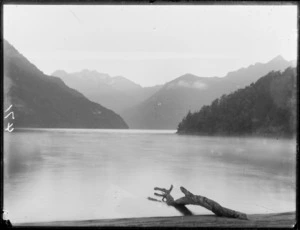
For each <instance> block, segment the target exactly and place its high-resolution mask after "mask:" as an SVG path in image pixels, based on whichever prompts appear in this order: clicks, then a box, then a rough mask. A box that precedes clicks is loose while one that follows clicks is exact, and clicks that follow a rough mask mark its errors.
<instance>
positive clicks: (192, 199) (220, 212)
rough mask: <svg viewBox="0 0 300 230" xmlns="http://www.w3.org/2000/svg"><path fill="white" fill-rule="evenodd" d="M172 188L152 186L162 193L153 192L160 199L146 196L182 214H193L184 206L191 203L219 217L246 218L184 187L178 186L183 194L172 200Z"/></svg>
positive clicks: (242, 214) (243, 214)
mask: <svg viewBox="0 0 300 230" xmlns="http://www.w3.org/2000/svg"><path fill="white" fill-rule="evenodd" d="M172 189H173V185H171V187H170V189H169V190H167V189H164V188H158V187H155V188H154V190H155V191H161V192H162V193H161V194H159V193H154V195H156V196H159V197H162V201H160V200H157V199H154V198H151V197H148V199H149V200H151V201H157V202H164V203H166V204H167V205H169V206H172V207H174V208H176V209H177V210H178V211H179V212H181V213H182V214H183V215H186V216H187V215H193V213H192V212H191V211H190V210H189V209H188V208H187V207H186V206H185V205H190V204H191V205H200V206H202V207H204V208H206V209H208V210H210V211H211V212H213V213H214V214H215V215H217V216H220V217H229V218H237V219H242V220H248V218H247V215H246V214H245V213H242V212H238V211H235V210H231V209H229V208H225V207H222V206H221V205H220V204H219V203H217V202H216V201H214V200H211V199H208V198H206V197H204V196H199V195H194V194H193V193H191V192H189V191H188V190H187V189H185V188H184V187H180V190H181V192H183V194H184V196H183V197H181V198H179V199H177V200H174V198H173V197H172V196H171V191H172Z"/></svg>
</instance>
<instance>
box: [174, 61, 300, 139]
mask: <svg viewBox="0 0 300 230" xmlns="http://www.w3.org/2000/svg"><path fill="white" fill-rule="evenodd" d="M296 80H297V79H296V69H295V68H291V67H289V68H287V69H286V70H285V71H284V72H282V73H281V72H279V71H277V72H274V71H272V72H270V73H269V74H267V75H266V76H264V77H262V78H260V79H259V80H258V81H256V82H255V83H252V84H251V85H250V86H247V87H245V88H243V89H239V90H237V91H235V92H234V93H231V94H229V95H224V96H222V97H221V98H219V99H216V100H214V101H213V102H212V104H211V105H209V106H203V107H202V108H201V110H200V111H199V112H195V113H191V112H189V113H188V114H187V115H186V116H185V117H184V119H183V120H182V121H181V122H180V123H179V125H178V133H191V134H192V133H199V134H203V135H276V136H293V135H295V133H296V108H297V104H296V101H297V100H296V90H297V88H296Z"/></svg>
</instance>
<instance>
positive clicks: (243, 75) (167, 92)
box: [121, 56, 292, 129]
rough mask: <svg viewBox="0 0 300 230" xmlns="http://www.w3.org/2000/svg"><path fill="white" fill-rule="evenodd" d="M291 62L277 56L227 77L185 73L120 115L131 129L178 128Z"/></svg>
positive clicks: (231, 73) (229, 74)
mask: <svg viewBox="0 0 300 230" xmlns="http://www.w3.org/2000/svg"><path fill="white" fill-rule="evenodd" d="M291 65H292V63H291V62H288V61H286V60H284V59H283V58H282V57H281V56H278V57H276V58H274V59H272V60H271V61H269V62H267V63H265V64H262V63H256V64H254V65H251V66H249V67H247V68H241V69H239V70H236V71H233V72H229V73H228V74H227V75H226V76H225V77H209V78H207V77H198V76H195V75H192V74H185V75H183V76H181V77H179V78H176V79H175V80H173V81H170V82H168V83H166V84H165V85H164V86H163V87H162V88H161V89H160V90H159V91H157V92H156V93H155V94H154V95H152V96H151V97H150V98H148V99H146V100H145V101H143V102H141V103H140V104H138V105H136V106H134V107H132V108H130V109H127V110H125V111H122V112H121V116H122V117H123V118H124V119H125V121H126V122H127V124H128V125H129V127H130V128H136V129H176V128H177V125H178V123H179V122H180V121H181V120H182V118H183V116H185V115H186V114H187V112H188V111H189V110H190V111H192V112H193V111H197V110H199V108H201V106H203V105H207V104H210V103H211V102H212V101H213V100H214V99H216V98H218V97H220V96H222V95H223V94H228V93H231V92H233V91H235V90H237V89H239V88H242V87H244V86H246V85H249V84H251V83H252V82H255V81H256V80H258V79H259V78H260V77H262V76H264V75H265V74H267V73H268V72H270V71H272V70H275V71H277V70H284V69H286V68H287V67H289V66H291Z"/></svg>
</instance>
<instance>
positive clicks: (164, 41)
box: [3, 5, 297, 86]
mask: <svg viewBox="0 0 300 230" xmlns="http://www.w3.org/2000/svg"><path fill="white" fill-rule="evenodd" d="M3 12H4V17H3V19H4V21H3V25H4V30H3V31H4V38H5V39H7V40H8V42H10V43H11V44H12V45H13V46H14V47H15V48H16V49H18V50H19V52H21V53H22V54H23V55H25V56H26V57H27V58H28V59H29V60H30V61H31V62H33V63H34V64H35V65H36V66H37V67H38V68H39V69H40V70H42V71H43V72H44V73H46V74H51V73H52V72H54V71H55V70H57V69H63V70H65V71H67V72H75V71H80V70H82V69H91V70H97V71H99V72H102V73H108V74H109V75H111V76H117V75H122V76H124V77H126V78H128V79H131V80H133V81H134V82H136V83H138V84H141V85H142V86H149V85H155V84H162V83H165V82H167V81H170V80H172V79H174V78H176V77H179V76H180V75H183V74H185V73H193V74H195V75H198V76H203V77H211V76H220V77H222V76H224V75H226V73H227V72H228V71H233V70H236V69H239V68H241V67H246V66H248V65H250V64H254V63H255V62H267V61H269V60H271V59H272V58H274V57H275V56H277V55H279V54H280V55H282V56H283V57H284V58H285V59H287V60H295V59H296V57H297V6H269V5H266V6H204V5H203V6H195V5H189V6H182V5H181V6H179V5H178V6H146V5H144V6H125V5H123V6H121V5H119V6H117V5H116V6H112V5H110V6H79V5H78V6H69V5H65V6H62V5H60V6H49V5H44V6H34V5H28V6H25V5H15V6H14V5H4V9H3Z"/></svg>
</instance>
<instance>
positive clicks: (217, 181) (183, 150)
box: [4, 129, 296, 223]
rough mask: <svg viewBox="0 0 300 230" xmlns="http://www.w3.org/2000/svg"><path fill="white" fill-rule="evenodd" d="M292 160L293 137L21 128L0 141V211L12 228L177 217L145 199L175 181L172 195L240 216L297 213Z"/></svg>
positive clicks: (200, 211) (196, 209)
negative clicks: (206, 201)
mask: <svg viewBox="0 0 300 230" xmlns="http://www.w3.org/2000/svg"><path fill="white" fill-rule="evenodd" d="M295 159H296V141H295V140H276V139H270V138H233V137H230V138H224V137H203V136H202V137H200V136H184V135H177V134H175V131H169V130H168V131H156V130H151V131H150V130H85V129H23V130H19V131H16V132H13V133H5V135H4V209H5V210H7V211H8V218H9V219H10V220H11V221H12V223H20V222H35V221H52V220H84V219H101V218H127V217H150V216H176V215H178V216H179V215H180V213H178V212H177V211H176V210H175V209H174V208H172V207H167V206H166V205H163V204H160V203H157V202H153V201H149V200H147V199H146V198H147V197H148V196H151V197H154V195H153V188H154V187H156V186H158V187H165V188H169V186H170V185H171V184H173V186H174V189H173V192H172V195H173V196H174V198H175V199H176V198H179V197H181V196H182V195H183V194H182V193H181V192H180V190H179V187H180V186H184V187H185V188H187V189H188V190H190V191H191V192H193V193H194V194H199V195H203V196H206V197H208V198H210V199H213V200H215V201H217V202H219V203H220V204H221V205H223V206H225V207H228V208H231V209H236V210H238V211H241V212H245V213H248V214H251V213H274V212H286V211H295V199H296V198H295V197H296V186H295V167H296V163H295V162H296V160H295ZM190 209H191V210H192V211H193V212H194V214H208V213H210V212H209V211H208V210H206V209H204V208H202V207H197V206H190Z"/></svg>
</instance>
